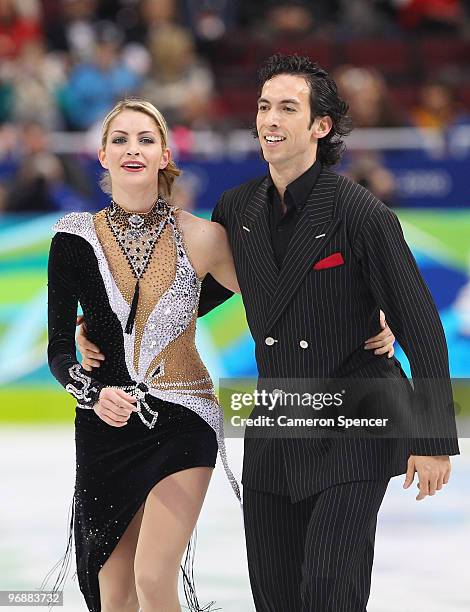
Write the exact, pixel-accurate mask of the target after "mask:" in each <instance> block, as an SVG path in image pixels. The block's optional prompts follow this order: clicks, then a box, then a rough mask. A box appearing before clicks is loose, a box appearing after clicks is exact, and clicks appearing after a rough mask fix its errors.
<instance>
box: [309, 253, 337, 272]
mask: <svg viewBox="0 0 470 612" xmlns="http://www.w3.org/2000/svg"><path fill="white" fill-rule="evenodd" d="M343 264H344V259H343V256H342V255H341V253H333V255H328V257H325V258H324V259H320V261H317V263H316V264H315V265H314V266H313V269H314V270H325V269H326V268H335V267H336V266H342V265H343Z"/></svg>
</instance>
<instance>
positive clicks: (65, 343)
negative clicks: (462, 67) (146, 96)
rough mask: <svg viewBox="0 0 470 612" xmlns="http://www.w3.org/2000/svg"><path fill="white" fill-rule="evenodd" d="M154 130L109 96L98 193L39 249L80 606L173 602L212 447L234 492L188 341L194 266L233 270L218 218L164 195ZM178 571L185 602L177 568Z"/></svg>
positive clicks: (168, 174)
mask: <svg viewBox="0 0 470 612" xmlns="http://www.w3.org/2000/svg"><path fill="white" fill-rule="evenodd" d="M167 142H168V130H167V126H166V123H165V120H164V118H163V117H162V115H161V114H160V113H159V111H158V110H157V109H156V108H155V107H154V106H152V105H151V104H150V103H148V102H145V101H143V100H124V101H122V102H120V103H119V104H117V105H116V106H115V108H113V110H112V111H111V112H110V113H109V114H108V115H107V117H106V118H105V120H104V123H103V129H102V148H101V149H100V151H99V159H100V162H101V165H102V166H103V168H105V169H106V170H107V171H108V173H109V179H110V187H111V196H112V201H111V204H110V205H109V206H108V207H107V208H106V209H103V210H101V211H99V212H97V213H96V214H94V215H91V214H90V213H71V214H69V215H66V216H65V217H64V218H62V219H61V220H59V221H58V222H57V223H56V225H55V226H54V229H55V231H56V234H55V236H54V238H53V240H52V244H51V250H50V255H49V348H48V358H49V366H50V369H51V371H52V373H53V374H54V376H55V377H56V378H57V379H58V381H59V382H60V383H61V384H62V385H63V386H64V387H65V388H66V390H67V391H69V393H71V394H72V395H73V396H74V397H75V398H76V399H77V402H78V407H77V410H76V420H75V428H76V458H77V466H76V467H77V472H76V485H75V495H74V512H75V515H74V516H72V522H73V524H74V533H75V544H76V558H77V574H78V579H79V584H80V588H81V590H82V593H83V595H84V597H85V600H86V603H87V606H88V609H89V610H90V611H92V612H98V611H99V610H102V611H103V612H121V611H122V612H128V611H129V612H131V611H132V612H137V610H138V609H139V605H140V607H141V609H142V610H143V611H144V612H146V611H150V610H151V611H152V612H157V611H162V612H176V611H179V610H180V604H179V602H178V593H177V583H178V570H179V566H180V562H181V558H182V556H183V553H184V550H185V548H186V546H187V545H188V541H189V540H190V537H191V534H192V532H193V528H194V526H195V524H196V520H197V518H198V515H199V512H200V509H201V506H202V503H203V500H204V496H205V494H206V490H207V487H208V484H209V480H210V477H211V474H212V470H213V468H214V465H215V460H216V455H217V449H219V452H220V454H221V459H222V461H223V463H224V467H225V469H226V471H227V474H228V476H229V478H230V480H231V483H232V486H233V488H234V490H235V493H236V494H237V496H238V497H240V495H239V491H238V486H237V483H236V482H235V479H234V478H233V476H232V474H231V472H230V470H229V468H228V466H227V461H226V455H225V447H224V440H223V416H222V411H221V408H220V406H219V404H218V403H217V399H216V397H215V395H214V390H213V386H212V381H211V380H210V377H209V375H208V372H207V370H206V368H205V367H204V365H203V363H202V361H201V359H200V357H199V355H198V353H197V350H196V348H195V343H194V333H195V323H196V317H197V307H198V299H199V291H200V285H201V279H202V278H203V277H204V276H205V275H206V274H207V273H210V274H211V275H212V276H214V278H215V279H217V280H218V281H219V282H220V283H222V284H223V285H225V286H226V287H227V288H229V289H230V290H232V291H237V292H238V291H239V288H238V283H237V279H236V275H235V271H234V268H233V262H232V256H231V252H230V249H229V245H228V242H227V238H226V234H225V230H224V229H223V228H222V226H220V225H218V224H216V223H211V222H209V221H205V220H202V219H199V218H197V217H194V216H192V215H190V214H189V213H186V212H184V211H181V210H178V209H177V208H175V207H172V206H170V205H169V204H168V202H167V200H166V199H165V198H167V197H168V196H170V194H171V187H172V184H173V181H174V179H175V177H176V176H178V175H179V174H180V172H179V170H178V169H177V167H176V165H175V164H174V162H173V161H172V159H171V154H170V150H169V149H168V146H167ZM183 238H184V240H183ZM78 302H80V304H81V306H82V309H83V315H84V321H85V323H86V327H87V334H88V337H89V338H90V339H91V340H92V341H93V342H96V343H97V344H99V346H100V347H101V348H102V349H103V350H104V351H105V353H106V355H108V359H107V360H106V362H105V363H103V364H102V366H101V368H100V369H99V372H97V375H96V376H95V373H94V372H93V373H92V374H91V375H90V374H89V373H88V372H87V371H86V370H84V369H83V368H82V367H81V366H80V364H79V363H78V362H77V360H76V355H75V335H74V332H75V321H76V312H77V304H78ZM188 552H189V549H188ZM187 560H188V555H187ZM187 565H188V564H186V569H187ZM184 584H185V591H186V595H187V599H188V604H189V605H190V609H191V610H198V609H199V604H198V603H197V599H196V597H195V593H194V590H193V588H192V585H191V573H190V570H188V571H185V572H184Z"/></svg>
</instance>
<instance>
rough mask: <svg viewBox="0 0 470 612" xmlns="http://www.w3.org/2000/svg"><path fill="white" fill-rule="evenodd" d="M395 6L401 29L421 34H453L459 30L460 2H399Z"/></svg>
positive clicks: (441, 0) (455, 0) (452, 0)
mask: <svg viewBox="0 0 470 612" xmlns="http://www.w3.org/2000/svg"><path fill="white" fill-rule="evenodd" d="M396 4H397V5H398V19H399V22H400V24H401V26H402V27H403V28H406V29H412V30H414V31H418V32H422V33H454V32H458V31H459V30H460V28H461V25H462V21H463V17H464V9H463V4H462V2H461V0H401V1H400V2H399V3H396Z"/></svg>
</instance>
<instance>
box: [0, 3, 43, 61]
mask: <svg viewBox="0 0 470 612" xmlns="http://www.w3.org/2000/svg"><path fill="white" fill-rule="evenodd" d="M24 4H25V3H20V2H19V0H0V60H4V59H7V58H15V57H17V56H18V55H19V54H20V52H21V50H22V48H23V47H24V45H25V44H27V43H28V42H31V41H38V40H41V39H42V32H41V26H40V22H39V12H40V11H39V8H40V7H39V4H38V2H37V0H31V1H30V2H29V3H28V4H26V6H24ZM22 5H23V6H22ZM20 7H21V8H22V9H23V11H20ZM26 9H29V10H26Z"/></svg>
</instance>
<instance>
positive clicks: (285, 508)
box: [243, 480, 389, 612]
mask: <svg viewBox="0 0 470 612" xmlns="http://www.w3.org/2000/svg"><path fill="white" fill-rule="evenodd" d="M388 482H389V481H388V480H387V481H375V480H374V481H371V480H367V481H356V482H347V483H342V484H338V485H335V486H333V487H330V488H328V489H325V490H323V491H321V492H320V493H317V494H315V495H313V496H311V497H309V498H307V499H304V500H301V501H299V502H296V503H292V502H291V501H290V497H289V496H288V495H275V494H272V493H266V492H260V491H255V490H252V489H247V488H244V493H243V511H244V520H245V536H246V546H247V553H248V569H249V575H250V583H251V589H252V593H253V598H254V602H255V606H256V610H257V612H307V611H308V612H366V605H367V600H368V599H369V592H370V580H371V572H372V562H373V558H374V541H375V529H376V524H377V513H378V511H379V508H380V505H381V503H382V500H383V497H384V495H385V491H386V489H387V485H388Z"/></svg>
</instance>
